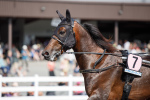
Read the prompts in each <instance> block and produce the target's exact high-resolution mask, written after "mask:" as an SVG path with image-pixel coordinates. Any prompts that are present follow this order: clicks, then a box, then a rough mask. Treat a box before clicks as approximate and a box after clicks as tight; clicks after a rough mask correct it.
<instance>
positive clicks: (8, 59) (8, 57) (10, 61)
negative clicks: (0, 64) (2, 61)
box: [6, 50, 14, 71]
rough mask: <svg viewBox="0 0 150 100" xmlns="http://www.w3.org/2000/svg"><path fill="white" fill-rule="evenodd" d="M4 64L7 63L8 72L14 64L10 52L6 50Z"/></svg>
mask: <svg viewBox="0 0 150 100" xmlns="http://www.w3.org/2000/svg"><path fill="white" fill-rule="evenodd" d="M6 62H7V66H8V67H9V70H8V71H10V69H11V66H12V64H13V63H14V61H13V57H12V51H11V50H8V52H7V57H6Z"/></svg>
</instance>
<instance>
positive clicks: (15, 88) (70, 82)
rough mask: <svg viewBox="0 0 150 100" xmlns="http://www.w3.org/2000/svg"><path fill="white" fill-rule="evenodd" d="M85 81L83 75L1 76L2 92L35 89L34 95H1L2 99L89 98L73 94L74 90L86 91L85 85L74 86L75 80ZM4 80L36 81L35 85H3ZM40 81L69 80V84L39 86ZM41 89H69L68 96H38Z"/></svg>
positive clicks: (84, 99)
mask: <svg viewBox="0 0 150 100" xmlns="http://www.w3.org/2000/svg"><path fill="white" fill-rule="evenodd" d="M78 81H80V82H83V81H84V79H83V77H74V76H72V75H69V76H68V77H41V76H38V75H35V76H33V77H2V76H0V94H1V93H2V92H27V91H34V96H32V97H31V96H18V97H1V96H0V100H87V98H88V97H87V95H73V91H85V87H84V86H73V82H78ZM2 82H34V86H32V87H31V86H18V87H2ZM40 82H68V86H39V83H40ZM39 91H68V94H69V95H67V96H38V92H39Z"/></svg>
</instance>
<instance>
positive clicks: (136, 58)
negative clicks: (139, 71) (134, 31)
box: [133, 56, 138, 68]
mask: <svg viewBox="0 0 150 100" xmlns="http://www.w3.org/2000/svg"><path fill="white" fill-rule="evenodd" d="M133 58H135V62H134V64H133V68H134V67H135V64H136V62H137V60H138V57H135V56H133Z"/></svg>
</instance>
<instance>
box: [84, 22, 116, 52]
mask: <svg viewBox="0 0 150 100" xmlns="http://www.w3.org/2000/svg"><path fill="white" fill-rule="evenodd" d="M83 27H84V28H85V29H86V30H87V32H88V33H89V34H90V36H91V37H92V39H93V40H94V41H95V42H96V44H97V45H98V46H99V47H101V48H102V49H106V51H108V52H114V51H116V49H115V48H114V47H113V46H112V45H111V44H110V43H109V42H110V41H109V40H108V39H106V38H105V37H104V36H103V35H102V34H101V33H100V31H99V30H98V28H96V27H95V26H93V25H92V24H88V23H84V24H83Z"/></svg>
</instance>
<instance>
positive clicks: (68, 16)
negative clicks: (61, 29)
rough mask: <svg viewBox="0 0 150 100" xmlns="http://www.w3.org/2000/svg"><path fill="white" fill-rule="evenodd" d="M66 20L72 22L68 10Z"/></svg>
mask: <svg viewBox="0 0 150 100" xmlns="http://www.w3.org/2000/svg"><path fill="white" fill-rule="evenodd" d="M66 20H67V22H71V15H70V11H69V10H68V9H67V10H66Z"/></svg>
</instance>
